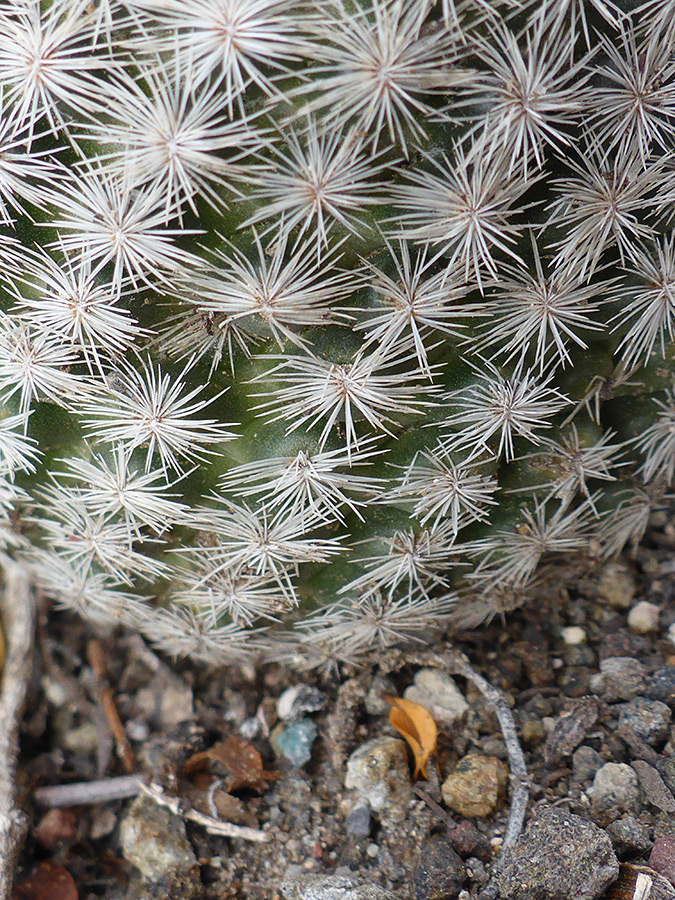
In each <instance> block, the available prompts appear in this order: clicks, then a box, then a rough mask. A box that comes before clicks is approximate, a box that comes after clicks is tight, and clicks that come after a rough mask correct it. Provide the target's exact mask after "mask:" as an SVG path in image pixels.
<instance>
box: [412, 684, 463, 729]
mask: <svg viewBox="0 0 675 900" xmlns="http://www.w3.org/2000/svg"><path fill="white" fill-rule="evenodd" d="M413 681H414V683H413V684H411V685H410V686H409V687H407V688H406V689H405V691H404V693H403V696H404V697H405V698H406V699H407V700H414V701H415V703H421V705H422V706H424V707H426V709H428V710H429V712H430V713H431V715H432V716H433V717H434V719H435V720H436V721H437V722H438V724H439V725H441V726H443V727H445V728H446V729H451V728H454V727H455V726H457V725H458V724H459V723H460V722H461V721H462V720H463V719H464V717H465V716H466V714H467V712H468V711H469V704H468V703H467V702H466V699H465V697H464V694H462V692H461V691H460V689H459V688H458V687H457V685H456V684H455V682H454V681H453V680H452V678H450V676H449V675H446V674H445V672H442V671H441V670H440V669H420V670H419V671H418V672H416V673H415V677H414V679H413Z"/></svg>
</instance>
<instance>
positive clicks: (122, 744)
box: [87, 640, 136, 774]
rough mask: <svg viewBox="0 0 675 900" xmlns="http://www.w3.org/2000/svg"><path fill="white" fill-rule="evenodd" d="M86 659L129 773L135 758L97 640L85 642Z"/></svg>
mask: <svg viewBox="0 0 675 900" xmlns="http://www.w3.org/2000/svg"><path fill="white" fill-rule="evenodd" d="M87 659H88V660H89V665H90V666H91V668H92V671H93V673H94V677H95V679H96V688H97V691H98V694H99V702H100V704H101V706H102V708H103V712H104V713H105V717H106V719H107V721H108V725H109V727H110V730H111V732H112V735H113V738H114V740H115V746H116V748H117V755H118V756H119V758H120V759H121V760H122V764H123V765H124V768H125V769H126V770H127V772H129V773H130V774H131V773H132V772H133V771H134V769H135V768H136V760H135V759H134V754H133V751H132V749H131V744H130V743H129V740H128V738H127V735H126V732H125V730H124V725H123V724H122V720H121V719H120V714H119V712H118V711H117V706H116V704H115V695H114V693H113V690H112V688H111V687H110V685H109V684H108V676H107V673H106V668H105V659H104V658H103V648H102V647H101V644H100V642H99V641H96V640H91V641H88V642H87Z"/></svg>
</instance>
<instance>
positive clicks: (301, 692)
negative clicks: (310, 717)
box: [277, 684, 328, 722]
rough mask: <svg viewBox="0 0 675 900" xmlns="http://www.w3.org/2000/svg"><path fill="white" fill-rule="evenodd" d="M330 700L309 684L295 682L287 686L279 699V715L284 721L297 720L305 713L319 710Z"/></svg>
mask: <svg viewBox="0 0 675 900" xmlns="http://www.w3.org/2000/svg"><path fill="white" fill-rule="evenodd" d="M327 702H328V697H327V696H326V695H325V694H324V693H323V691H320V690H319V689H318V688H316V687H313V686H312V685H309V684H294V685H292V687H289V688H286V690H285V691H284V692H283V694H282V695H281V696H280V697H279V699H278V700H277V715H278V716H279V718H280V719H281V720H282V721H284V722H295V721H296V720H297V719H301V718H302V717H303V715H304V714H305V713H313V712H318V711H319V710H320V709H323V707H324V706H325V705H326V703H327Z"/></svg>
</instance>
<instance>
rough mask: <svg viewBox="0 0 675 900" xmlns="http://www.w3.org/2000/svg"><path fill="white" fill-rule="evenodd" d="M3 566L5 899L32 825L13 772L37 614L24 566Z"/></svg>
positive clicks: (1, 877) (0, 874)
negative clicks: (21, 805)
mask: <svg viewBox="0 0 675 900" xmlns="http://www.w3.org/2000/svg"><path fill="white" fill-rule="evenodd" d="M0 566H2V570H3V574H4V579H5V585H4V590H3V591H2V594H1V599H0V607H1V614H2V624H3V628H4V632H5V641H6V645H7V652H6V656H5V662H4V666H3V670H2V686H1V689H0V900H7V898H8V897H9V896H10V893H11V891H12V885H13V875H14V871H15V869H16V860H17V857H18V854H19V851H20V850H21V846H22V844H23V840H24V837H25V835H26V830H27V827H28V819H27V817H26V815H25V813H24V812H22V811H21V810H20V809H18V808H17V807H16V805H15V803H16V798H15V782H14V775H15V767H16V757H17V752H18V743H19V739H18V738H19V724H20V721H21V711H22V709H23V704H24V701H25V699H26V689H27V685H28V680H29V677H30V672H31V662H32V649H33V626H34V621H35V613H34V606H33V596H32V593H31V590H30V587H29V584H28V578H27V575H26V571H25V570H24V568H23V567H22V566H20V565H19V564H18V563H15V562H14V561H13V560H12V559H10V558H9V557H8V556H6V555H5V554H4V553H2V554H0Z"/></svg>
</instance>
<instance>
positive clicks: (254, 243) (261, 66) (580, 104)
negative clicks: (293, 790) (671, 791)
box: [0, 0, 675, 667]
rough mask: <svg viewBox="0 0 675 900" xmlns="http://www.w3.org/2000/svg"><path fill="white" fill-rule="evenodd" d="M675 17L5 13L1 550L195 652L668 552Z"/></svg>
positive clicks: (452, 602)
mask: <svg viewBox="0 0 675 900" xmlns="http://www.w3.org/2000/svg"><path fill="white" fill-rule="evenodd" d="M674 22H675V4H674V2H673V0H648V2H644V3H639V4H638V5H637V6H636V7H635V8H632V9H631V10H630V11H628V10H624V9H622V8H621V6H617V5H615V4H614V3H613V2H610V0H590V2H588V0H545V2H543V3H532V2H529V0H505V2H502V0H457V2H452V0H443V2H442V3H440V4H439V3H437V2H435V0H356V2H353V0H318V2H315V3H307V4H300V5H298V4H297V3H296V2H294V0H98V2H94V3H91V2H90V0H0V403H1V405H2V409H1V411H0V413H1V415H0V544H2V546H3V547H7V548H9V549H10V550H11V552H12V553H14V554H15V555H19V556H20V557H21V559H23V560H25V562H26V564H27V565H30V566H31V567H32V570H33V572H34V577H35V580H36V582H37V583H38V584H39V585H40V587H41V589H42V590H43V591H44V592H45V593H46V594H47V595H49V596H50V597H51V598H53V599H54V600H55V601H56V602H57V603H59V604H61V605H64V606H68V607H70V608H74V609H76V610H78V611H79V612H81V613H82V614H83V615H85V616H88V617H90V618H93V619H95V620H96V621H98V622H108V623H118V622H119V623H122V624H125V625H129V626H131V627H134V628H137V629H140V630H141V631H143V632H144V633H145V634H146V635H147V636H148V637H149V638H150V639H151V640H153V641H155V642H156V643H157V644H159V645H160V646H161V647H163V648H164V649H166V650H167V651H168V652H171V653H176V654H191V655H193V656H194V657H196V658H199V659H204V660H210V661H215V662H221V663H226V662H229V661H232V660H237V661H239V660H241V659H244V658H246V657H247V656H248V655H251V654H258V653H261V652H262V653H266V654H267V655H268V656H273V657H276V658H283V659H290V660H293V661H294V662H296V663H298V664H301V665H306V666H323V667H331V666H333V665H335V664H336V663H340V662H343V661H347V662H355V661H356V662H358V661H359V659H361V658H362V657H363V656H364V655H367V654H368V653H370V652H372V651H373V650H377V649H378V648H384V647H387V646H389V645H391V644H392V643H394V642H396V641H399V640H403V639H412V640H418V639H423V638H424V637H426V636H427V635H428V634H429V631H430V629H431V628H432V627H435V626H443V625H444V624H445V623H447V622H448V621H451V620H452V619H453V617H454V619H455V621H457V622H459V623H460V624H462V623H472V624H473V623H475V622H478V621H480V620H481V619H484V618H488V617H490V616H491V615H494V614H495V613H498V612H499V613H503V612H504V611H505V610H507V609H509V608H512V607H513V605H515V603H516V601H515V600H514V599H513V598H514V597H515V595H516V594H518V593H522V591H523V590H524V589H525V588H526V587H527V586H528V585H529V584H532V583H533V579H535V578H536V577H538V576H537V573H540V572H541V564H542V562H543V563H545V562H546V560H548V559H549V558H551V557H554V556H555V555H556V554H563V555H565V554H567V555H569V554H571V553H576V552H581V551H584V550H587V549H588V547H589V545H590V544H589V542H590V541H591V538H593V539H594V540H593V546H595V547H597V551H596V552H597V554H598V555H600V556H602V555H610V554H612V553H615V552H618V551H619V550H620V549H621V548H622V547H623V546H624V545H625V544H626V543H632V542H635V541H637V540H639V538H640V537H641V535H642V533H643V532H644V530H645V528H646V524H647V520H648V516H649V512H650V510H651V509H653V508H654V506H655V505H658V504H659V503H661V502H662V500H663V498H664V497H665V495H666V492H667V491H668V489H669V488H670V486H671V483H672V481H673V479H674V478H675V366H673V339H674V337H675V237H674V235H673V228H672V226H673V213H672V209H673V201H674V200H675V26H674V24H673V23H674ZM645 394H653V397H652V399H648V400H647V401H646V402H645V401H643V402H642V403H641V404H639V403H638V399H637V398H639V397H640V395H645ZM615 396H616V397H618V398H623V400H618V401H614V397H615ZM633 398H636V399H635V400H634V399H633ZM652 400H653V402H652ZM631 404H633V405H631ZM572 420H574V421H572ZM527 494H529V495H530V496H529V499H528V498H527V496H525V495H527ZM502 500H503V501H504V502H503V503H502ZM521 501H522V505H521ZM508 509H511V513H509V514H507V511H508ZM317 602H318V605H319V608H318V609H312V607H313V606H315V605H317ZM282 618H286V619H290V620H292V623H293V627H290V628H289V627H288V625H287V624H286V625H283V623H281V621H280V620H281V619H282Z"/></svg>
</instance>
